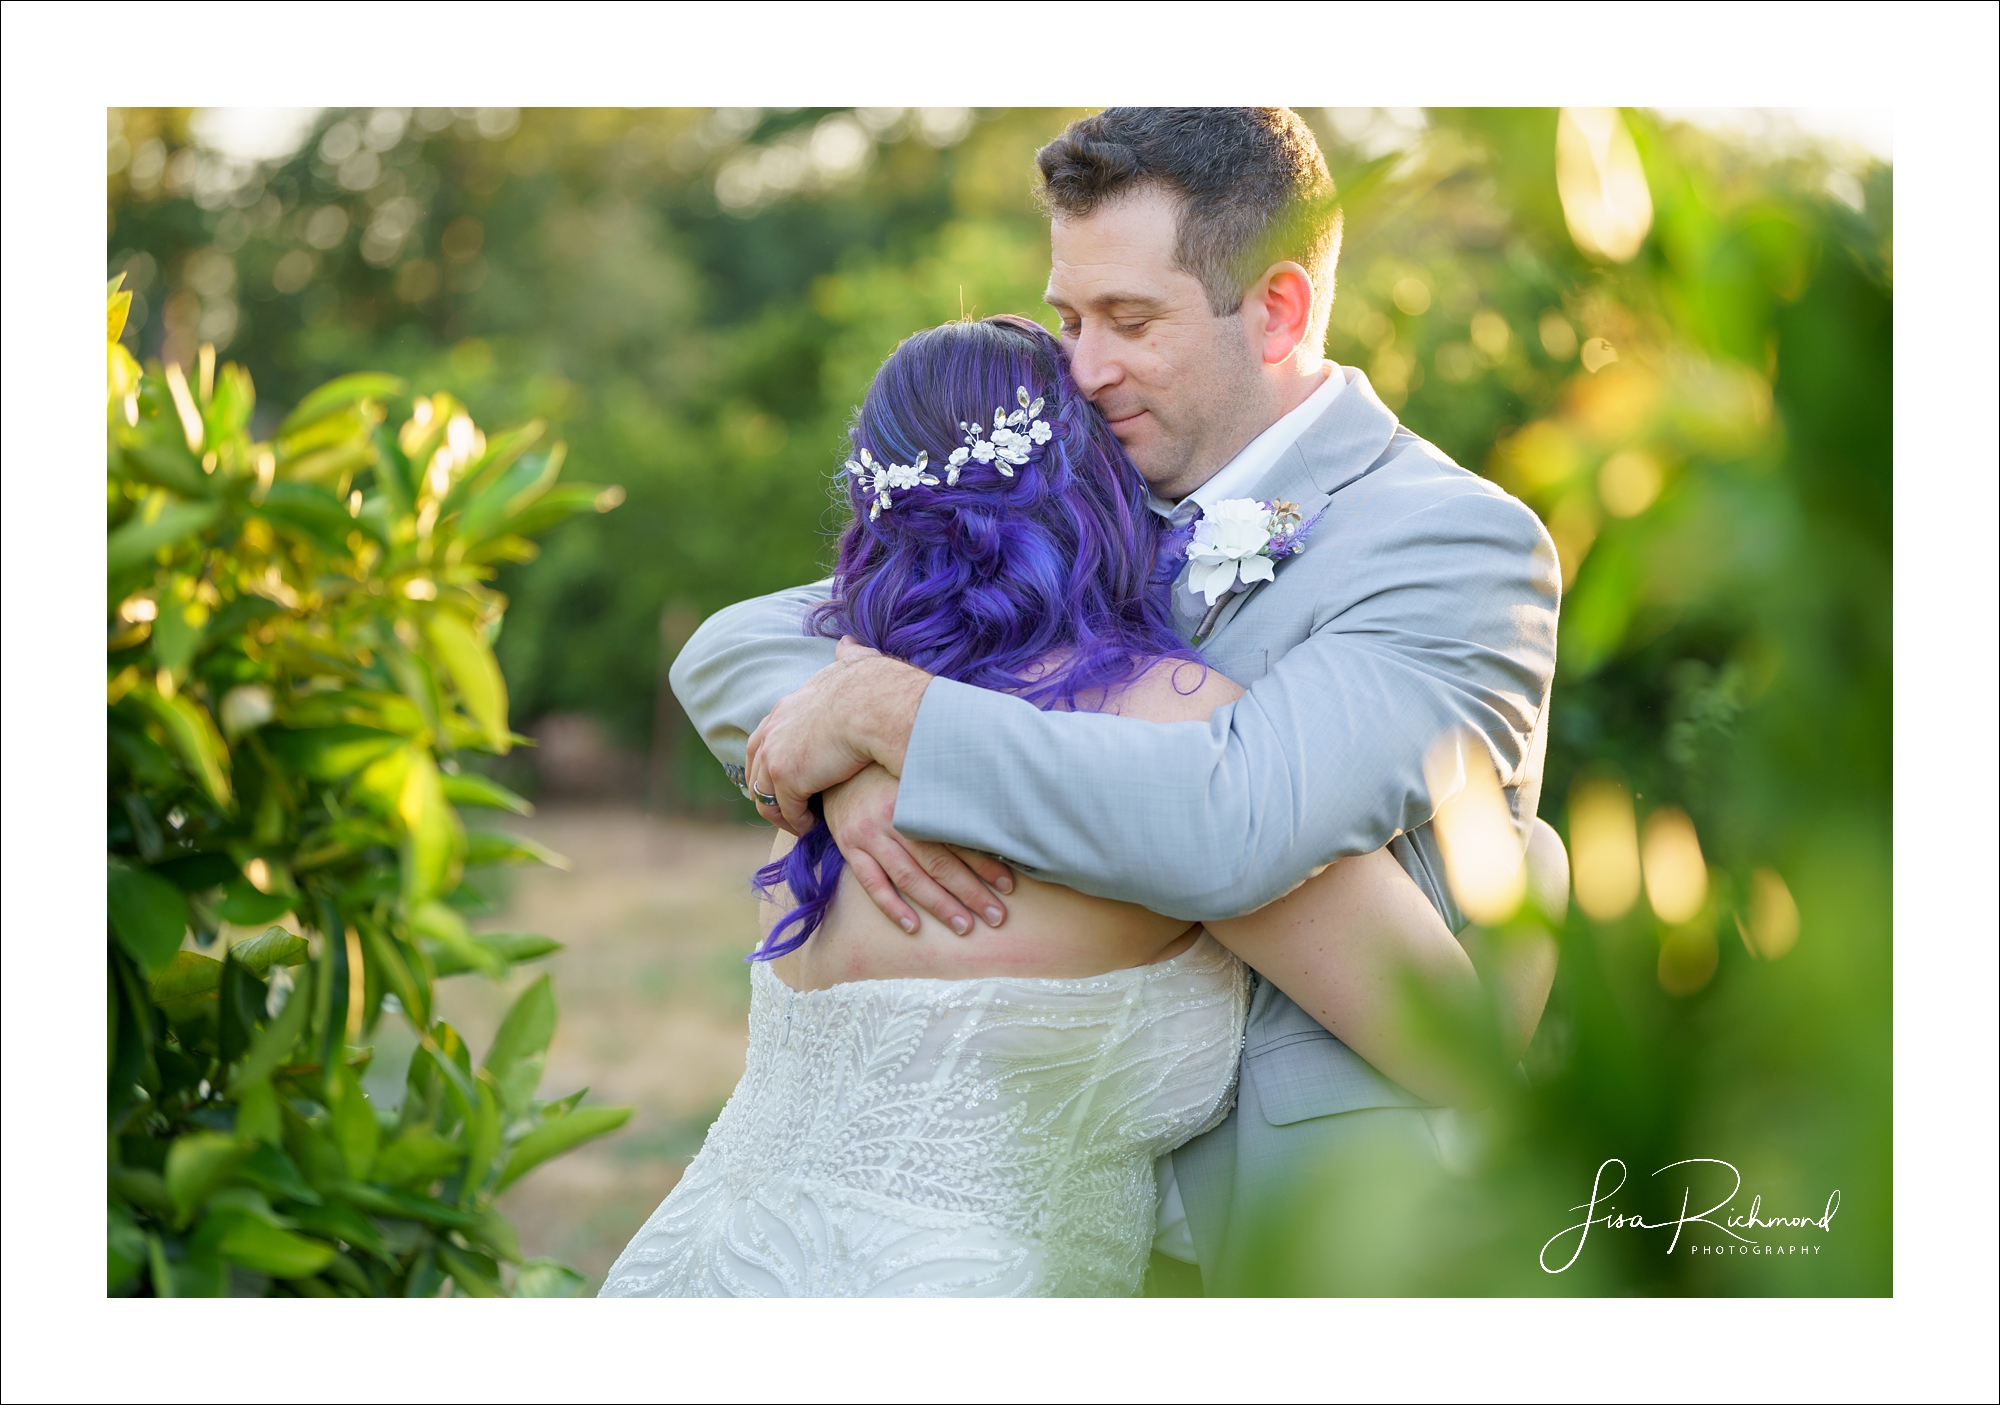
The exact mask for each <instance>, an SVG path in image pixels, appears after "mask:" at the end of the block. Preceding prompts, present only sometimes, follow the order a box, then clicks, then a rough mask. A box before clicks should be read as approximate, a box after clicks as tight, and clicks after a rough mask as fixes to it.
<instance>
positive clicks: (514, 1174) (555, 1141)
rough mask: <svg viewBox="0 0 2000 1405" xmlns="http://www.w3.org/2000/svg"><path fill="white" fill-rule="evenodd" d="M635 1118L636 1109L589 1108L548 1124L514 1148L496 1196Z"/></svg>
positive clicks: (502, 1174) (530, 1134) (501, 1174)
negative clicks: (554, 1159)
mask: <svg viewBox="0 0 2000 1405" xmlns="http://www.w3.org/2000/svg"><path fill="white" fill-rule="evenodd" d="M631 1116H632V1109H631V1108H629V1107H585V1108H578V1109H577V1110H576V1111H575V1112H572V1113H570V1114H569V1115H568V1116H566V1117H558V1118H556V1119H555V1120H553V1121H550V1122H544V1123H543V1124H542V1125H541V1126H539V1127H537V1128H535V1130H534V1131H532V1132H530V1133H528V1135H527V1136H525V1137H523V1138H521V1140H520V1141H518V1142H516V1143H515V1144H514V1150H513V1151H512V1152H511V1153H510V1154H509V1155H508V1157H507V1165H506V1167H505V1168H504V1169H502V1171H501V1172H500V1179H499V1181H497V1182H496V1183H495V1184H494V1187H493V1193H494V1194H495V1195H498V1194H499V1193H500V1192H501V1191H503V1190H505V1189H506V1188H507V1187H508V1186H510V1185H512V1184H513V1183H514V1182H515V1181H517V1180H519V1179H520V1178H521V1177H522V1176H524V1175H526V1174H527V1173H528V1172H529V1171H532V1170H533V1169H534V1168H535V1167H537V1166H539V1165H541V1164H542V1163H543V1162H544V1161H547V1160H548V1159H549V1158H550V1157H552V1156H560V1155H562V1153H564V1152H565V1151H568V1150H569V1149H570V1148H571V1147H575V1146H580V1145H582V1144H583V1143H584V1142H587V1141H590V1140H591V1139H592V1138H595V1137H601V1136H604V1135H605V1134H606V1133H608V1132H615V1131H617V1130H618V1129H619V1128H620V1127H623V1126H624V1125H625V1123H626V1121H627V1119H629V1118H630V1117H631Z"/></svg>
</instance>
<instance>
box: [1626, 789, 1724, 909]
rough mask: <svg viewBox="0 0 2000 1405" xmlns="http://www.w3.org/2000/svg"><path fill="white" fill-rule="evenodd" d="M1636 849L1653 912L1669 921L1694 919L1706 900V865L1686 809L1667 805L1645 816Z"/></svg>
mask: <svg viewBox="0 0 2000 1405" xmlns="http://www.w3.org/2000/svg"><path fill="white" fill-rule="evenodd" d="M1639 852H1640V856H1641V859H1642V861H1643V863H1644V865H1645V870H1646V900H1647V901H1648V902H1650V903H1651V904H1652V905H1653V914H1654V915H1655V916H1656V917H1658V918H1659V919H1660V920H1661V921H1662V922H1665V923H1668V924H1677V923H1681V922H1687V921H1690V920H1691V919H1693V917H1694V916H1695V914H1696V913H1698V912H1700V911H1701V905H1702V904H1703V903H1704V902H1706V901H1708V865H1707V864H1706V863H1705V862H1704V861H1703V860H1702V857H1701V841H1700V840H1699V839H1698V838H1696V837H1695V832H1694V821H1693V820H1691V819H1689V818H1688V817H1687V812H1686V811H1684V810H1681V809H1678V808H1676V807H1675V806H1672V805H1666V806H1662V807H1661V808H1660V809H1657V810H1655V811H1653V813H1652V814H1650V815H1648V816H1646V832H1645V838H1644V840H1643V842H1642V843H1641V845H1640V850H1639Z"/></svg>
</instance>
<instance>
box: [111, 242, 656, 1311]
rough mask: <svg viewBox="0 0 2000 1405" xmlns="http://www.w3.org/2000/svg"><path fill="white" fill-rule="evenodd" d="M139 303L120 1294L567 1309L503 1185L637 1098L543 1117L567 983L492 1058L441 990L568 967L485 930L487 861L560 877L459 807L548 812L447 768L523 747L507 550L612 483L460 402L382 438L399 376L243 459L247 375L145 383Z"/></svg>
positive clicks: (247, 450) (118, 367) (118, 295)
mask: <svg viewBox="0 0 2000 1405" xmlns="http://www.w3.org/2000/svg"><path fill="white" fill-rule="evenodd" d="M131 301H132V299H131V295H130V294H129V293H127V292H122V291H120V290H119V289H118V286H117V280H114V282H113V285H112V290H111V296H110V308H109V328H108V330H109V333H110V340H109V345H108V364H107V374H108V387H107V389H108V396H107V403H108V415H107V420H108V439H109V443H108V480H107V485H106V487H107V504H106V506H107V512H108V523H107V527H108V532H109V536H108V539H107V543H106V556H107V569H108V597H109V610H108V614H109V620H108V624H107V629H106V633H107V648H108V655H109V662H108V677H109V689H108V691H109V703H110V712H109V718H108V722H107V730H108V736H109V747H110V767H109V772H110V791H109V795H108V801H109V815H108V833H107V835H106V841H107V849H108V851H109V853H108V859H109V872H108V877H107V884H108V892H107V898H108V907H109V917H110V938H111V940H110V943H109V948H108V972H107V974H108V979H109V992H108V993H109V997H110V1014H109V1035H110V1048H109V1084H108V1096H109V1118H110V1148H109V1149H110V1170H109V1192H110V1230H109V1240H108V1250H109V1287H110V1291H112V1292H113V1293H123V1294H129V1293H148V1294H151V1295H154V1296H160V1297H195V1296H218V1295H222V1294H225V1293H226V1294H232V1295H244V1294H252V1295H254V1294H277V1295H303V1296H320V1297H333V1296H381V1295H393V1296H406V1295H407V1296H435V1295H436V1294H437V1293H438V1292H439V1291H440V1290H441V1289H442V1288H443V1286H444V1284H445V1283H446V1282H447V1281H449V1283H450V1284H451V1285H452V1287H453V1290H454V1291H455V1292H457V1293H459V1294H469V1295H471V1296H475V1297H491V1296H500V1295H505V1294H507V1293H509V1292H510V1291H511V1292H514V1293H519V1294H525V1295H531V1296H544V1295H549V1294H562V1293H569V1292H574V1291H575V1290H576V1289H577V1287H579V1286H580V1284H581V1282H582V1280H581V1279H580V1278H579V1277H578V1276H577V1275H576V1274H574V1273H572V1272H570V1271H569V1270H568V1269H566V1268H564V1267H562V1266H561V1265H559V1264H555V1263H552V1262H547V1261H539V1260H538V1261H534V1262H528V1263H524V1262H522V1256H521V1250H520V1245H519V1242H518V1239H517V1237H516V1235H515V1233H514V1230H513V1227H512V1226H511V1225H510V1224H509V1223H508V1221H507V1219H506V1218H505V1216H503V1215H502V1214H501V1213H500V1212H499V1211H498V1210H496V1209H495V1208H494V1205H493V1198H494V1196H496V1195H497V1194H499V1192H500V1191H502V1190H503V1189H505V1188H506V1187H507V1186H508V1185H509V1184H511V1183H512V1182H513V1181H515V1180H516V1179H518V1178H519V1177H520V1176H521V1175H523V1174H524V1173H525V1172H527V1171H529V1170H531V1169H533V1168H534V1167H535V1166H537V1165H539V1164H540V1163H541V1162H543V1161H545V1160H547V1159H548V1158H550V1157H551V1156H554V1155H557V1154H559V1153H561V1152H563V1151H565V1150H567V1149H569V1148H570V1147H573V1146H576V1145H578V1144H580V1143H582V1142H584V1141H587V1140H589V1139H591V1138H592V1137H596V1136H600V1135H602V1134H604V1133H606V1132H608V1131H611V1130H613V1129H614V1128H616V1127H618V1126H619V1125H621V1124H622V1123H623V1122H624V1121H625V1119H626V1117H627V1116H628V1115H629V1114H630V1109H629V1108H607V1107H579V1106H578V1105H577V1104H578V1102H579V1100H580V1099H581V1097H582V1094H581V1093H578V1094H575V1095H573V1096H571V1097H567V1098H563V1099H561V1100H559V1101H554V1102H546V1101H542V1100H538V1099H537V1098H536V1097H535V1092H536V1088H537V1086H538V1084H539V1083H540V1080H541V1073H542V1065H543V1061H544V1058H545V1055H546V1053H547V1049H548V1044H549V1039H550V1037H551V1036H552V1035H553V1033H554V1031H555V1022H556V1006H555V995H554V993H553V991H552V989H551V987H550V984H549V980H548V978H547V977H546V976H544V977H543V978H542V979H541V980H539V981H536V982H534V983H533V984H531V985H530V986H529V987H528V988H527V989H526V990H525V991H524V992H523V993H522V994H521V995H520V997H519V998H518V999H517V1000H516V1002H515V1003H514V1005H513V1007H512V1008H511V1009H510V1010H509V1012H508V1014H507V1016H506V1018H505V1019H504V1021H503V1022H502V1023H501V1026H500V1029H499V1032H498V1033H497V1034H496V1036H495V1037H494V1041H493V1047H492V1048H491V1049H489V1050H488V1051H487V1053H486V1056H485V1058H484V1059H483V1060H482V1061H481V1062H480V1064H479V1065H478V1067H477V1068H475V1067H474V1066H473V1062H472V1058H471V1053H470V1051H469V1050H468V1049H467V1048H466V1046H465V1043H464V1041H463V1040H462V1039H460V1038H459V1036H458V1034H457V1032H456V1031H454V1030H453V1029H452V1027H451V1026H450V1025H449V1024H446V1023H444V1022H443V1021H441V1020H437V1019H434V1018H433V1012H432V991H433V986H434V982H436V981H437V980H439V979H442V978H443V977H446V976H449V975H453V974H456V973H459V972H466V971H482V972H485V973H487V974H489V975H494V976H501V975H504V974H505V973H506V972H507V971H508V970H509V969H510V966H511V964H512V963H513V962H516V961H525V960H532V959H534V958H536V957H539V956H545V955H547V954H549V953H550V952H552V951H555V950H557V949H558V945H557V943H555V942H552V941H550V940H548V939H547V938H545V937H537V936H532V935H528V934H525V933H502V934H482V935H473V934H471V933H470V932H469V931H468V930H467V926H466V918H465V914H466V912H467V911H468V910H477V908H478V906H479V903H478V899H477V897H476V895H475V894H474V891H473V889H472V888H471V887H469V886H468V885H467V884H466V883H465V881H464V878H465V874H466V872H467V871H468V870H469V869H473V870H476V869H477V868H478V867H479V866H481V865H488V864H495V863H519V862H536V861H551V860H553V858H554V856H551V855H547V854H544V853H542V852H541V851H539V850H537V849H536V848H535V846H533V845H532V844H529V843H527V842H525V841H523V840H519V839H516V838H514V837H513V836H510V835H507V834H503V833H498V832H488V831H483V830H468V829H467V828H466V826H465V824H464V822H463V820H462V819H461V817H460V814H459V807H461V806H487V807H498V808H503V809H515V810H519V809H523V808H525V802H524V801H522V800H521V799H520V797H518V796H515V795H513V794H511V793H510V792H508V791H506V790H504V789H503V788H501V787H500V786H498V785H497V784H495V783H494V782H492V781H490V780H487V779H485V778H484V777H482V776H480V775H476V774H473V773H471V772H469V771H465V770H463V769H461V765H460V761H459V758H460V756H461V755H462V754H464V753H468V752H494V753H504V752H506V751H507V750H508V749H509V748H510V746H512V744H513V743H514V741H515V740H516V738H515V737H514V735H513V733H512V732H511V731H510V729H509V727H508V721H507V691H506V685H505V683H504V681H503V680H502V678H501V675H500V670H499V666H498V665H497V663H496V662H495V661H494V658H493V654H492V651H491V648H490V647H489V639H490V637H491V635H492V633H493V632H494V631H495V630H497V628H498V626H499V623H500V616H501V612H502V610H503V609H504V607H505V603H506V602H505V599H504V597H502V596H501V595H499V594H498V593H497V592H495V591H493V590H492V589H491V588H490V587H489V586H488V585H487V584H486V582H487V581H488V580H489V579H490V578H491V576H492V575H493V570H494V567H493V564H492V563H494V562H496V561H507V560H512V561H520V560H523V559H525V558H526V557H527V556H528V555H530V554H531V551H532V548H531V545H530V543H529V541H528V538H529V537H530V536H532V535H534V534H536V533H538V532H541V531H544V530H546V529H547V528H549V527H551V526H553V525H554V524H555V523H557V522H559V521H561V520H562V519H563V518H565V517H568V516H570V515H572V514H573V513H576V512H579V511H589V510H590V509H591V508H592V507H593V506H596V505H599V504H601V503H602V502H603V500H604V499H603V495H604V491H605V490H603V489H599V488H592V487H585V486H568V485H565V486H557V485H556V481H555V480H556V477H557V475H558V474H559V473H560V471H561V464H562V445H561V444H557V445H555V446H554V447H553V448H550V449H544V450H536V449H535V447H534V446H535V445H536V443H537V441H538V440H539V439H540V437H541V434H542V431H543V427H542V426H541V425H540V424H535V423H531V424H529V425H527V426H524V427H523V428H521V429H518V430H514V431H511V432H508V433H504V434H499V435H495V436H494V437H493V438H492V439H490V440H489V439H488V438H487V437H486V436H485V435H484V434H482V433H481V432H480V431H479V429H478V428H477V427H476V426H475V425H474V424H473V422H472V420H471V419H470V417H468V416H466V415H465V414H464V413H463V412H462V411H461V410H460V409H459V407H458V406H457V405H456V404H455V403H454V402H453V401H452V400H451V399H450V398H449V397H448V396H445V395H441V394H440V395H432V396H427V397H420V398H418V399H417V400H416V401H415V402H414V404H413V405H412V407H411V411H410V414H409V417H408V418H407V419H405V420H404V422H403V423H402V425H401V427H400V428H399V429H397V430H395V431H394V432H391V431H390V430H389V429H388V428H387V427H386V425H385V419H386V412H387V407H388V404H389V403H391V402H395V401H400V400H401V399H402V390H403V387H402V383H401V382H400V381H398V380H397V379H396V378H394V377H392V376H386V375H375V374H362V375H350V376H345V377H342V378H340V379H338V380H335V381H332V382H330V383H328V384H326V385H323V386H321V387H319V388H318V389H316V390H313V391H310V392H309V393H307V394H306V395H304V396H302V397H300V398H299V400H298V403H297V404H296V405H295V406H294V407H293V409H292V411H291V413H290V414H289V415H287V416H286V417H285V419H284V420H283V421H282V422H280V423H279V424H278V425H277V427H276V432H275V437H274V438H272V439H271V440H268V441H259V440H254V439H253V438H252V437H251V433H250V430H249V425H250V422H251V420H252V418H253V416H254V414H255V408H256V396H255V392H254V390H253V387H252V384H251V379H250V376H249V374H248V373H247V372H246V371H244V369H243V368H242V367H241V366H239V365H235V364H227V365H221V366H218V365H217V363H216V355H215V349H214V347H212V346H209V345H206V344H204V345H202V346H200V347H198V348H197V349H196V351H195V354H194V358H193V360H194V372H193V375H192V377H190V376H189V375H188V374H187V372H186V371H185V370H184V368H183V367H182V366H181V365H180V364H179V363H176V362H171V361H170V362H167V363H166V364H165V365H164V367H162V366H160V365H159V364H158V363H155V364H154V366H153V367H152V368H151V369H150V370H148V371H142V370H141V369H140V367H139V365H138V363H137V362H136V361H134V359H133V358H132V356H131V355H130V354H129V353H128V352H127V351H126V350H125V348H124V347H123V346H122V345H121V344H120V343H119V341H118V335H119V332H120V330H121V328H122V326H123V324H124V322H125V321H126V317H127V314H128V312H129V309H130V304H131ZM259 928H262V929H263V930H262V932H261V935H255V936H253V935H251V933H252V932H254V931H256V930H257V929H259ZM295 929H296V930H295ZM190 937H191V938H192V941H191V942H190V940H189V938H190ZM218 938H224V940H220V941H218ZM218 947H219V948H220V950H219V951H218V953H217V955H218V956H219V957H220V959H217V956H211V955H208V954H206V952H207V951H209V950H214V949H216V948H218ZM389 1010H394V1011H396V1012H398V1013H399V1014H400V1015H401V1016H402V1017H403V1018H405V1019H407V1020H408V1021H409V1022H410V1025H411V1027H412V1028H413V1029H414V1030H415V1032H416V1033H417V1036H418V1039H419V1047H418V1049H417V1051H416V1052H415V1054H414V1056H413V1057H412V1059H411V1063H410V1067H409V1073H408V1078H407V1084H406V1091H405V1094H404V1097H403V1099H402V1103H401V1106H400V1108H399V1109H396V1110H393V1111H392V1110H388V1109H383V1108H378V1107H376V1106H374V1105H373V1104H372V1102H371V1100H370V1099H369V1097H368V1096H367V1094H366V1093H365V1092H364V1091H363V1088H362V1081H361V1080H362V1075H363V1073H364V1072H365V1071H366V1068H367V1065H368V1062H369V1057H370V1051H369V1050H368V1049H366V1048H358V1047H355V1045H356V1042H357V1041H358V1040H360V1039H361V1038H364V1037H365V1036H366V1035H367V1033H368V1032H369V1031H371V1030H373V1029H374V1027H375V1026H376V1023H377V1021H378V1020H379V1019H380V1018H381V1017H382V1016H383V1014H384V1012H385V1011H389ZM503 1265H510V1266H511V1268H503Z"/></svg>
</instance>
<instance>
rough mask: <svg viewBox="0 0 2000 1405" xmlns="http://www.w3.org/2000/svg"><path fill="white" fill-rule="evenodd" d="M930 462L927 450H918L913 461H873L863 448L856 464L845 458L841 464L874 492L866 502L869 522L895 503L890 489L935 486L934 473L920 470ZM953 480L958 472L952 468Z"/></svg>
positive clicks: (955, 479)
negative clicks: (872, 496)
mask: <svg viewBox="0 0 2000 1405" xmlns="http://www.w3.org/2000/svg"><path fill="white" fill-rule="evenodd" d="M930 461H931V456H930V451H929V450H928V449H926V450H923V451H922V452H920V453H918V455H917V461H916V462H915V463H877V462H875V459H874V456H873V455H871V454H870V453H869V452H868V451H867V450H866V449H863V450H862V451H861V462H860V463H856V462H855V461H854V460H853V459H849V460H848V461H847V463H846V465H845V467H846V469H847V471H848V472H849V473H851V474H853V475H854V476H855V477H856V478H859V479H860V480H861V481H862V482H863V483H864V484H866V485H867V487H868V491H869V492H871V493H873V494H874V495H875V501H874V502H872V503H870V504H869V505H868V520H869V521H870V522H873V521H874V520H875V519H876V518H878V517H880V516H881V515H882V514H883V513H884V512H886V511H888V510H889V509H890V508H892V507H894V506H895V505H896V504H895V501H894V499H892V498H891V497H890V496H889V490H890V489H891V488H914V487H916V486H917V485H918V484H920V483H921V484H923V485H924V486H925V487H927V488H935V487H936V486H937V477H936V475H935V474H930V473H926V472H924V470H925V469H926V468H927V467H929V466H930ZM957 479H958V474H957V472H956V471H954V472H953V474H952V480H953V481H954V482H956V481H957Z"/></svg>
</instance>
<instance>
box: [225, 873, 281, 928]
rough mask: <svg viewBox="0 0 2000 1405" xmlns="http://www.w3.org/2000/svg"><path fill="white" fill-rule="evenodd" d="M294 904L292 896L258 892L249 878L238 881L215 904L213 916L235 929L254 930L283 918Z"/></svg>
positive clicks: (234, 881) (231, 883)
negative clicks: (234, 926) (231, 924)
mask: <svg viewBox="0 0 2000 1405" xmlns="http://www.w3.org/2000/svg"><path fill="white" fill-rule="evenodd" d="M297 902H298V898H297V897H296V896H295V895H293V894H289V893H264V892H259V891H258V889H257V888H256V887H255V886H254V885H253V884H252V883H251V882H250V880H249V879H247V878H237V879H234V880H232V881H231V882H230V884H229V889H228V891H227V892H226V893H224V894H223V897H222V901H221V902H219V903H217V904H216V905H215V915H216V916H218V917H220V918H221V919H222V920H223V921H224V922H230V923H234V924H235V925H236V926H238V927H255V926H259V925H260V924H262V923H266V922H271V921H274V920H276V919H277V918H280V917H283V916H284V915H285V914H286V913H288V912H290V911H291V910H292V908H293V906H294V905H295V904H296V903H297Z"/></svg>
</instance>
